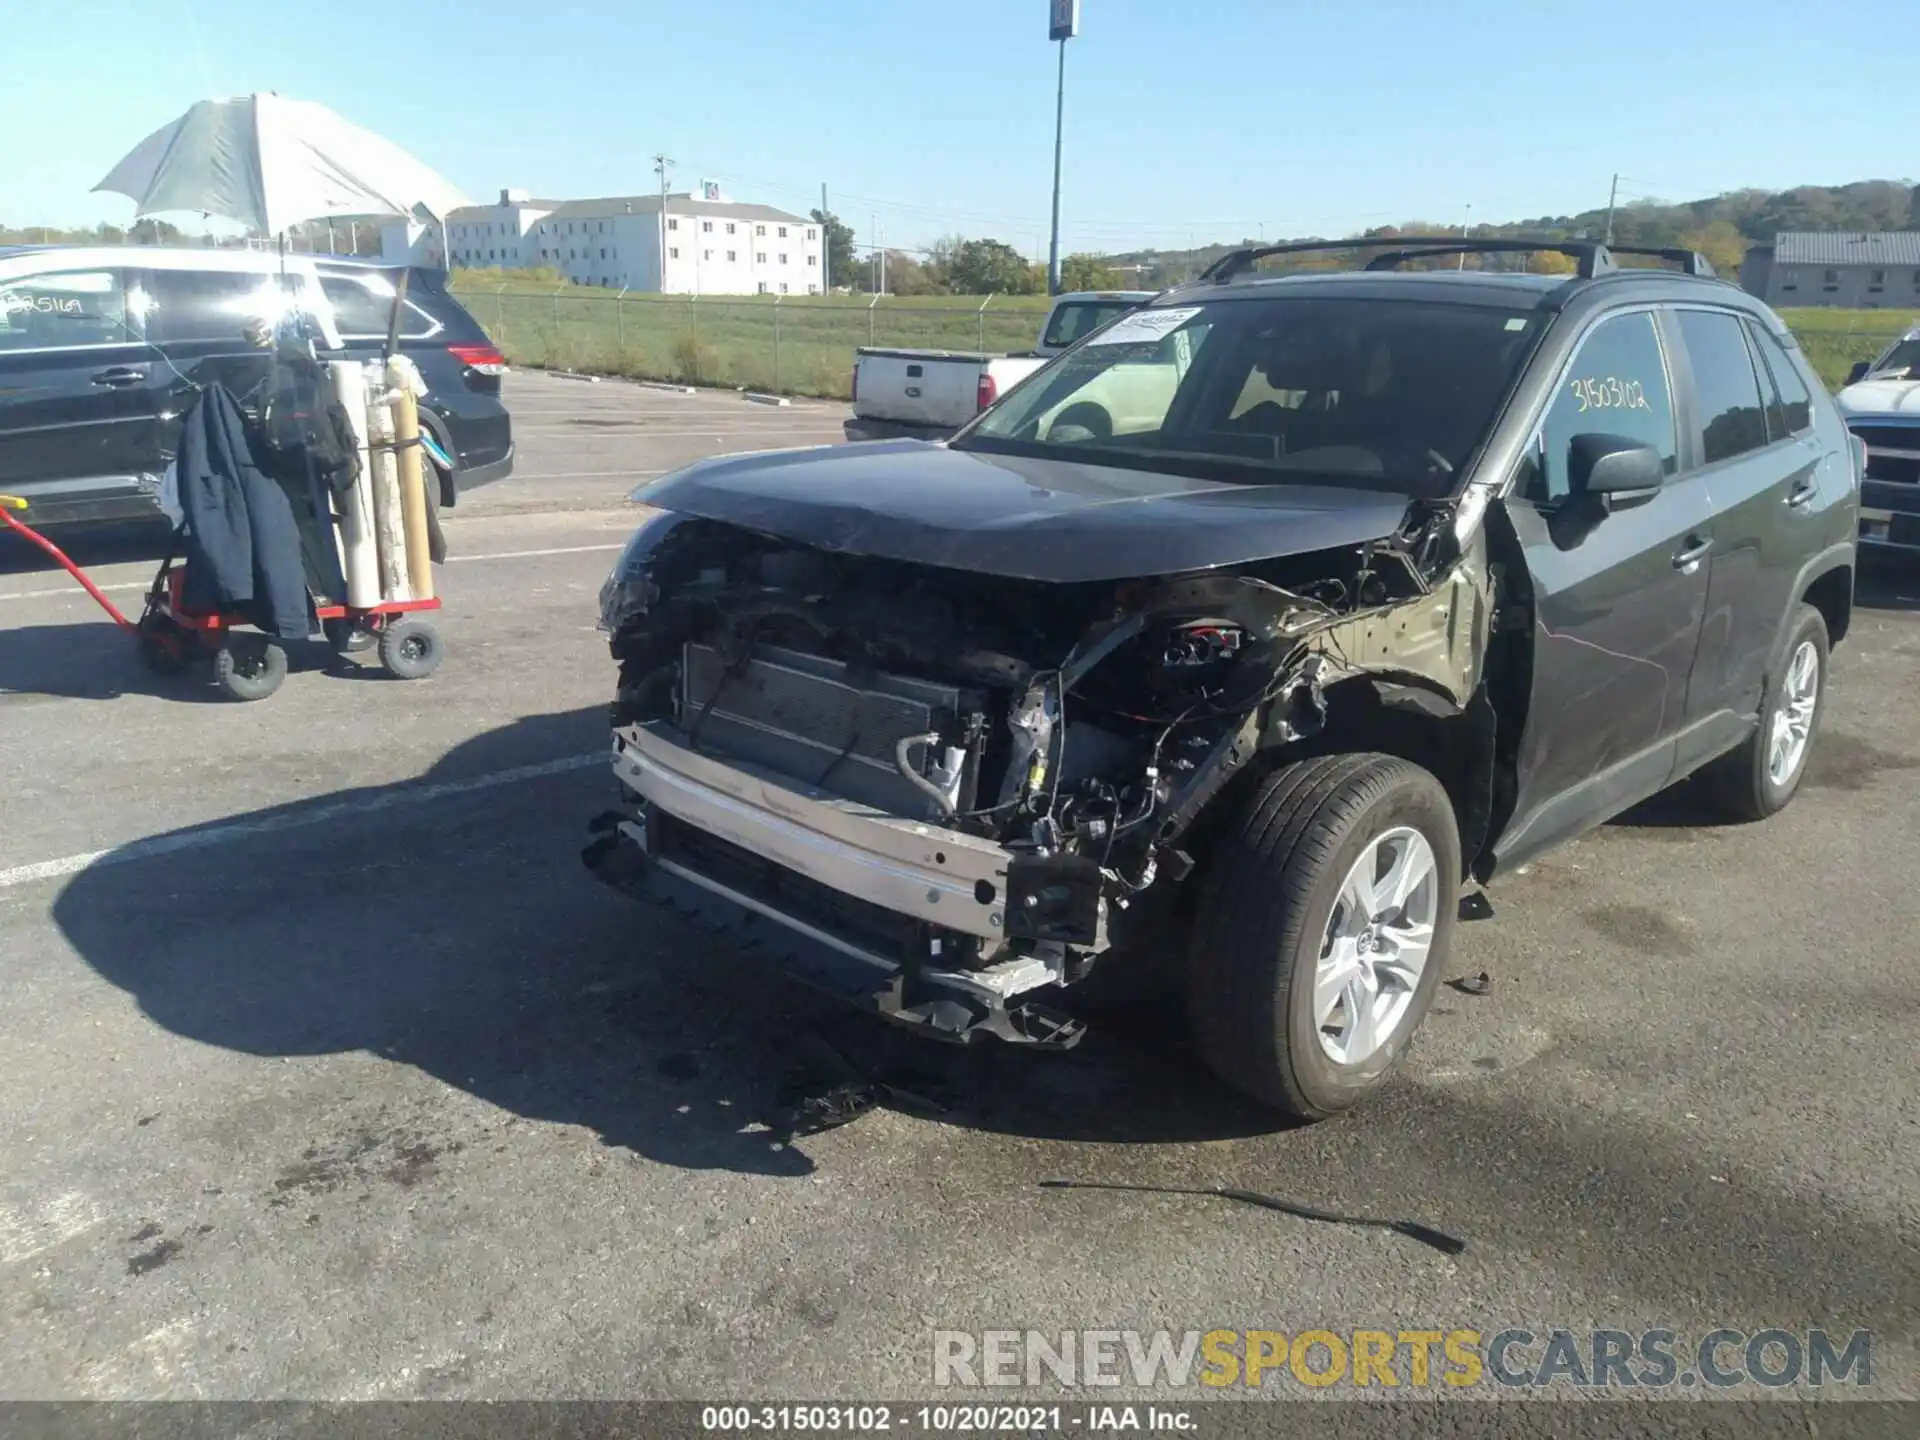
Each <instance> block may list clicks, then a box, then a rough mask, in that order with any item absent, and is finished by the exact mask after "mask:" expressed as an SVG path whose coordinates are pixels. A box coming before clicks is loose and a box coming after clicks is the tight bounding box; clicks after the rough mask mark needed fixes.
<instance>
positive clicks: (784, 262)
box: [780, 250, 787, 265]
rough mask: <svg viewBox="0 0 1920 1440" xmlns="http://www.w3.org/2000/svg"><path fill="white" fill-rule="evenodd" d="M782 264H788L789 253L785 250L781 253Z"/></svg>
mask: <svg viewBox="0 0 1920 1440" xmlns="http://www.w3.org/2000/svg"><path fill="white" fill-rule="evenodd" d="M780 263H781V264H782V265H784V264H786V263H787V252H786V251H784V250H782V251H781V252H780Z"/></svg>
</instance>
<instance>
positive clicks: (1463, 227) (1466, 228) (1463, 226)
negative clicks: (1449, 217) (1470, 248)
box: [1453, 205, 1473, 270]
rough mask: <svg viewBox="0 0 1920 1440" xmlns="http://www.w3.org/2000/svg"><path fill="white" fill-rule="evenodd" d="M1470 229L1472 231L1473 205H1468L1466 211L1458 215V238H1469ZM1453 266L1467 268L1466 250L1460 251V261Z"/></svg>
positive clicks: (1460, 268)
mask: <svg viewBox="0 0 1920 1440" xmlns="http://www.w3.org/2000/svg"><path fill="white" fill-rule="evenodd" d="M1472 231H1473V206H1472V205H1468V206H1467V213H1466V214H1465V215H1463V216H1461V217H1460V238H1461V239H1462V240H1466V239H1469V238H1471V235H1472ZM1453 268H1454V269H1455V270H1464V269H1466V268H1467V252H1466V251H1464V250H1462V251H1461V252H1460V263H1459V264H1458V265H1456V266H1454V267H1453Z"/></svg>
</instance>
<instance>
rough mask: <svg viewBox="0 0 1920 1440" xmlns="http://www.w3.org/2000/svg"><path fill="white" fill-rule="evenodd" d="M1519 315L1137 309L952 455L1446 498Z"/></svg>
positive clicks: (1398, 306) (1336, 304)
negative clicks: (1042, 459) (1224, 474)
mask: <svg viewBox="0 0 1920 1440" xmlns="http://www.w3.org/2000/svg"><path fill="white" fill-rule="evenodd" d="M1543 323H1544V322H1543V321H1542V319H1541V318H1540V317H1538V316H1536V315H1534V314H1532V313H1530V312H1526V311H1518V310H1504V309H1497V308H1490V307H1485V306H1479V305H1460V304H1434V303H1430V302H1422V301H1412V300H1405V301H1403V300H1379V299H1317V298H1308V297H1304V296H1295V297H1278V296H1276V297H1273V298H1262V299H1257V300H1216V301H1212V302H1208V303H1205V304H1198V305H1177V306H1162V307H1158V308H1154V309H1148V310H1141V311H1138V312H1136V313H1134V314H1132V315H1130V316H1128V317H1126V318H1125V319H1123V320H1120V321H1119V322H1117V323H1116V324H1114V325H1113V326H1111V327H1110V328H1109V329H1107V330H1105V331H1102V332H1101V333H1100V334H1098V335H1095V336H1093V337H1092V338H1091V339H1089V340H1088V341H1087V343H1086V344H1084V345H1082V346H1080V348H1078V349H1077V350H1073V351H1070V352H1069V353H1067V354H1066V355H1063V356H1061V357H1060V358H1059V359H1058V360H1055V361H1053V362H1052V363H1051V364H1050V365H1048V366H1047V367H1046V368H1045V369H1043V370H1040V371H1038V372H1037V373H1036V374H1034V375H1033V376H1032V377H1031V378H1029V379H1028V380H1026V381H1025V382H1023V383H1022V384H1021V385H1019V386H1018V387H1016V388H1015V389H1014V390H1013V391H1011V392H1010V393H1009V394H1008V395H1007V396H1006V397H1005V398H1004V399H1003V400H1001V401H1000V403H999V404H997V405H995V406H993V407H992V408H991V409H989V410H987V411H986V413H984V414H983V415H982V416H981V417H980V418H979V419H978V420H976V421H975V422H974V423H973V424H972V425H971V426H970V427H968V428H967V429H966V430H964V431H963V432H961V434H960V435H959V436H958V437H956V438H955V440H954V441H953V442H952V443H953V447H954V448H955V449H959V450H978V451H986V452H993V453H1001V454H1019V455H1045V456H1056V457H1058V458H1061V459H1069V458H1070V459H1078V460H1085V461H1089V462H1092V463H1097V464H1103V465H1123V466H1130V467H1134V468H1138V469H1148V470H1155V469H1165V470H1174V471H1178V472H1181V473H1201V474H1213V473H1216V472H1219V471H1222V470H1228V471H1232V472H1234V473H1233V475H1232V478H1233V479H1235V480H1246V481H1256V482H1266V483H1294V484H1335V485H1350V486H1354V487H1356V488H1363V489H1368V490H1386V491H1391V492H1393V493H1397V494H1402V495H1409V496H1414V497H1417V498H1426V499H1438V498H1441V497H1444V496H1446V495H1448V494H1450V493H1452V491H1453V489H1454V488H1455V483H1456V476H1457V475H1458V474H1459V472H1460V471H1461V470H1463V469H1464V468H1465V466H1466V464H1467V461H1468V458H1469V456H1471V454H1472V453H1473V452H1474V450H1475V449H1476V448H1477V447H1478V446H1479V445H1480V443H1481V442H1482V441H1483V440H1484V439H1485V437H1486V433H1487V430H1488V429H1489V427H1490V426H1491V425H1492V423H1493V420H1494V417H1495V416H1496V415H1497V414H1498V413H1499V409H1500V406H1501V403H1502V402H1503V400H1504V399H1505V397H1506V394H1507V391H1508V390H1509V388H1510V387H1511V386H1512V384H1513V381H1514V377H1515V376H1516V375H1518V374H1519V371H1520V367H1521V366H1522V364H1523V363H1524V362H1525V360H1526V357H1527V355H1528V354H1529V353H1530V351H1531V350H1532V347H1533V343H1534V341H1535V339H1536V338H1537V336H1538V333H1539V331H1540V329H1541V327H1542V325H1543Z"/></svg>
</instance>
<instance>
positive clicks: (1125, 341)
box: [1087, 305, 1200, 345]
mask: <svg viewBox="0 0 1920 1440" xmlns="http://www.w3.org/2000/svg"><path fill="white" fill-rule="evenodd" d="M1199 313H1200V307H1199V306H1198V305H1176V306H1174V307H1173V308H1172V309H1170V310H1136V311H1134V312H1133V314H1131V315H1128V316H1126V317H1125V318H1124V319H1121V320H1116V321H1115V322H1114V323H1113V324H1111V325H1109V326H1108V327H1107V328H1106V329H1104V330H1102V331H1101V332H1100V333H1099V334H1098V335H1092V336H1089V337H1088V339H1087V344H1089V345H1138V344H1140V343H1141V342H1142V341H1154V340H1164V339H1166V338H1167V336H1169V335H1171V334H1172V333H1173V332H1174V331H1176V330H1178V329H1179V328H1180V327H1181V326H1182V325H1184V324H1186V323H1187V321H1189V320H1191V319H1192V318H1193V317H1194V316H1196V315H1198V314H1199Z"/></svg>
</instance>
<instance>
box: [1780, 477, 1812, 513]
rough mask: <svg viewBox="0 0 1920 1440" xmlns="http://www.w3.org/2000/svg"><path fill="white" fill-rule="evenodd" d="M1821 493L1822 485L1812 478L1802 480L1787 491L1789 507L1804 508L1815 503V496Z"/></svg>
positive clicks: (1792, 508)
mask: <svg viewBox="0 0 1920 1440" xmlns="http://www.w3.org/2000/svg"><path fill="white" fill-rule="evenodd" d="M1819 493H1820V487H1819V486H1818V485H1816V484H1814V483H1813V481H1811V480H1802V481H1801V482H1800V483H1799V484H1797V485H1795V486H1794V487H1793V489H1791V490H1789V491H1788V492H1787V508H1788V509H1790V510H1804V509H1806V508H1807V506H1809V505H1811V504H1812V503H1813V497H1814V496H1816V495H1818V494H1819Z"/></svg>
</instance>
